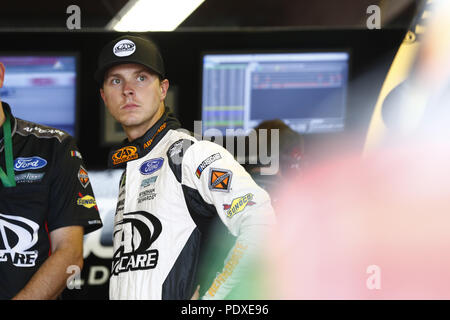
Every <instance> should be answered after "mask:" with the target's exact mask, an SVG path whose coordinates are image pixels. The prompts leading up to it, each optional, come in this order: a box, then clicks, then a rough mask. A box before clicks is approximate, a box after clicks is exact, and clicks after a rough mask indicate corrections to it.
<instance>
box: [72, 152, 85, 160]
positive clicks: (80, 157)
mask: <svg viewBox="0 0 450 320" xmlns="http://www.w3.org/2000/svg"><path fill="white" fill-rule="evenodd" d="M70 156H71V157H72V158H78V159H80V160H83V157H82V156H81V153H80V152H79V151H77V150H71V151H70Z"/></svg>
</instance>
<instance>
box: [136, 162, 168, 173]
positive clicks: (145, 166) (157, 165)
mask: <svg viewBox="0 0 450 320" xmlns="http://www.w3.org/2000/svg"><path fill="white" fill-rule="evenodd" d="M163 162H164V159H163V158H156V159H150V160H147V161H145V162H144V163H142V164H141V167H140V168H139V171H140V172H141V173H142V174H145V175H148V174H152V173H153V172H155V171H157V170H159V169H161V167H162V165H163Z"/></svg>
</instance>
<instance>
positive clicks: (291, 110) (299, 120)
mask: <svg viewBox="0 0 450 320" xmlns="http://www.w3.org/2000/svg"><path fill="white" fill-rule="evenodd" d="M349 60H350V54H349V52H346V51H339V52H296V53H292V52H285V53H205V54H203V63H202V66H203V70H202V130H203V135H205V136H208V130H209V129H216V130H220V131H221V133H222V134H223V135H236V134H234V131H235V130H236V129H239V130H236V132H243V133H244V134H248V132H249V131H250V130H251V129H253V128H254V127H256V126H258V124H259V123H261V122H262V121H265V120H273V119H281V120H283V121H284V122H285V123H286V124H287V125H289V126H290V127H291V128H292V129H293V130H295V131H297V132H299V133H303V134H309V133H322V132H337V131H342V130H344V127H345V116H346V103H347V86H348V78H349ZM227 129H229V130H227ZM230 129H231V130H230ZM216 132H217V131H216ZM230 133H231V134H230Z"/></svg>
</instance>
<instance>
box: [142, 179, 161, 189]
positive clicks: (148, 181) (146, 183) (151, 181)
mask: <svg viewBox="0 0 450 320" xmlns="http://www.w3.org/2000/svg"><path fill="white" fill-rule="evenodd" d="M157 178H158V176H153V177H150V178H147V179H144V180H142V181H141V188H147V187H148V186H150V185H152V184H154V183H155V182H156V179H157Z"/></svg>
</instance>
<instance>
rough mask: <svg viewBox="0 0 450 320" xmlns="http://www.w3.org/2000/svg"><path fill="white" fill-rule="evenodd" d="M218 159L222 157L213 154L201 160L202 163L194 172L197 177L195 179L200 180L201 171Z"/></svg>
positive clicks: (218, 154)
mask: <svg viewBox="0 0 450 320" xmlns="http://www.w3.org/2000/svg"><path fill="white" fill-rule="evenodd" d="M219 159H222V156H221V155H220V153H215V154H213V155H211V156H209V157H208V158H206V159H205V160H203V162H202V163H200V165H199V166H198V168H197V170H196V171H195V175H196V176H197V178H199V179H200V176H201V175H202V172H203V170H205V169H206V168H207V167H208V166H209V165H210V164H211V163H213V162H214V161H217V160H219Z"/></svg>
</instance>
